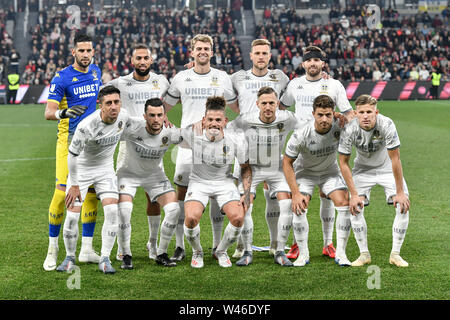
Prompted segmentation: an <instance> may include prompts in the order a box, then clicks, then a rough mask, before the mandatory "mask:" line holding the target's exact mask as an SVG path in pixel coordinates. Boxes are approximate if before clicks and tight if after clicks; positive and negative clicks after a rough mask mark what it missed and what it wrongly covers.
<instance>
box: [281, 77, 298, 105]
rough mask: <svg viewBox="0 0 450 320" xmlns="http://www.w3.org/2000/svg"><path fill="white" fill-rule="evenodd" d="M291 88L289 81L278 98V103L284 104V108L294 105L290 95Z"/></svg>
mask: <svg viewBox="0 0 450 320" xmlns="http://www.w3.org/2000/svg"><path fill="white" fill-rule="evenodd" d="M292 86H293V82H292V81H291V82H290V83H289V84H288V86H287V87H286V91H285V92H284V93H283V95H282V96H281V98H280V102H281V103H282V104H284V105H285V106H286V107H291V106H293V105H294V104H295V99H294V96H293V94H292Z"/></svg>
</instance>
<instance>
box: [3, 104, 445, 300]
mask: <svg viewBox="0 0 450 320" xmlns="http://www.w3.org/2000/svg"><path fill="white" fill-rule="evenodd" d="M379 108H380V110H381V113H382V114H384V115H386V116H388V117H391V118H392V119H393V120H394V122H395V124H396V126H397V130H398V132H399V135H400V140H401V143H402V145H401V159H402V163H403V171H404V175H405V179H406V181H407V183H408V188H409V191H410V195H411V196H410V197H411V213H410V214H411V217H410V224H409V228H408V231H407V235H406V240H405V243H404V245H403V248H402V256H403V257H404V258H405V260H407V261H408V262H409V263H410V267H409V268H405V269H399V268H396V267H393V266H391V265H389V262H388V259H389V253H390V250H391V244H392V223H393V220H394V209H393V208H392V207H389V206H387V205H386V203H385V200H384V192H383V190H382V189H381V188H380V187H376V188H374V190H373V191H372V195H371V204H370V206H369V207H367V208H366V210H365V216H366V220H367V225H368V241H369V249H370V251H371V255H372V266H375V267H372V268H373V269H368V267H367V266H366V267H362V268H340V267H338V266H337V265H336V264H335V263H334V261H332V260H330V259H328V258H325V257H323V256H322V254H321V252H322V230H321V223H320V218H319V214H318V207H319V201H318V197H317V193H316V194H315V195H314V197H313V199H312V202H311V205H310V209H309V213H308V219H309V223H310V236H309V247H310V255H311V262H310V264H309V265H308V266H306V267H304V268H282V267H280V266H278V265H276V264H274V262H273V258H272V257H270V256H269V254H268V253H267V252H255V253H254V263H253V264H252V265H251V266H249V267H236V266H233V267H232V268H228V269H224V268H220V267H219V266H218V264H217V262H216V261H215V260H213V258H212V257H211V255H210V254H209V253H210V249H209V248H210V247H211V242H212V235H211V227H210V221H209V215H208V209H207V210H206V211H205V214H204V216H203V218H202V220H201V229H202V233H201V241H202V244H203V247H204V249H205V267H204V268H203V269H200V270H194V269H192V268H191V267H190V257H191V249H190V247H189V244H188V242H187V241H186V247H187V259H186V260H185V261H183V262H182V263H180V264H179V265H178V266H177V267H176V268H163V267H160V266H158V265H156V263H155V262H154V261H150V260H149V259H148V256H147V251H146V250H145V244H146V242H147V239H148V224H147V218H146V215H145V208H146V203H145V195H144V193H143V191H142V190H139V191H138V193H137V195H136V199H135V204H134V211H133V215H132V228H133V229H132V243H131V245H132V250H133V262H134V265H135V270H133V271H123V270H121V269H120V263H119V262H117V261H115V259H114V258H115V253H116V246H115V247H114V249H113V251H112V255H111V259H112V261H113V265H114V267H116V269H117V270H118V271H117V273H116V274H115V275H113V276H107V275H104V274H102V273H101V272H100V271H98V270H97V265H93V264H91V265H87V264H81V263H79V264H78V266H79V267H80V269H79V272H80V273H79V275H80V289H73V290H71V289H69V288H70V284H71V283H72V282H71V280H72V279H73V278H71V275H68V274H61V273H58V272H56V271H55V272H45V271H44V270H43V268H42V263H43V261H44V259H45V256H46V253H47V246H48V219H47V210H48V206H49V203H50V200H51V196H52V194H53V189H54V170H55V160H54V156H55V141H56V122H51V121H46V120H45V119H44V115H43V113H44V106H43V105H24V106H0V136H1V140H0V150H1V153H0V194H1V197H0V223H1V233H0V243H1V246H0V256H1V257H2V259H0V299H2V300H4V299H31V300H33V299H49V300H54V299H83V300H85V299H130V300H137V299H152V300H153V299H164V300H178V299H194V300H209V299H219V300H222V299H231V300H234V299H236V300H242V299H246V300H247V299H250V300H253V299H258V300H260V299H262V300H272V299H274V300H305V299H315V300H323V299H325V300H347V299H357V300H359V299H364V300H366V299H439V300H441V299H445V300H446V299H448V298H449V297H450V296H449V289H450V286H449V284H450V279H449V275H450V272H449V271H450V269H449V247H448V243H449V227H448V226H449V223H450V203H449V194H450V187H449V183H448V182H449V177H450V160H449V159H450V142H449V138H450V126H449V122H448V119H450V106H449V104H448V101H437V102H435V101H408V102H397V101H382V102H380V103H379ZM180 113H181V112H180V108H179V107H175V108H174V109H173V110H172V111H171V112H170V114H169V119H171V120H172V122H174V123H175V124H179V123H180V119H179V117H180ZM229 116H230V117H234V116H233V115H232V114H231V112H230V113H229ZM171 150H172V149H171ZM165 168H166V173H167V175H168V177H169V178H170V179H172V178H173V172H174V163H173V162H172V161H171V152H168V153H167V154H166V157H165ZM263 199H264V196H263V194H262V186H260V187H259V189H258V195H257V201H256V203H255V205H254V209H253V219H254V224H255V226H254V229H255V232H254V244H255V245H259V246H265V245H268V244H269V235H268V230H267V226H266V222H265V219H264V206H265V204H264V200H263ZM102 223H103V211H102V209H101V208H100V209H99V217H98V220H97V227H96V229H95V236H94V248H95V249H96V250H98V251H100V247H101V226H102ZM226 223H228V222H227V221H226V222H225V224H226ZM80 230H81V228H80ZM61 233H62V230H61ZM291 234H292V233H291ZM334 238H335V237H334ZM59 241H60V242H59V246H60V254H59V261H58V262H60V261H62V259H63V257H64V255H65V250H64V244H63V238H62V235H61V236H60V240H59ZM174 243H175V241H174V240H173V241H172V243H171V245H170V247H169V255H170V254H171V253H172V252H173V250H174ZM288 243H289V244H290V243H291V238H290V239H289V242H288ZM233 251H234V247H232V248H230V250H229V254H230V255H231V254H232V253H233ZM77 254H78V253H77ZM347 255H348V257H349V259H350V260H354V259H355V258H356V257H357V256H358V248H357V245H356V242H355V240H354V236H353V234H351V237H350V240H349V243H348V247H347ZM234 260H235V259H233V261H234ZM377 274H378V275H379V278H378V279H375V280H374V277H375V276H376V275H377ZM68 280H69V281H68ZM374 281H375V282H374ZM376 281H378V282H376ZM68 284H69V286H68ZM72 284H73V283H72ZM371 284H372V285H373V284H379V289H377V288H375V289H370V288H371Z"/></svg>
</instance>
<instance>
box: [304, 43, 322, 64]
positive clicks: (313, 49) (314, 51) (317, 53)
mask: <svg viewBox="0 0 450 320" xmlns="http://www.w3.org/2000/svg"><path fill="white" fill-rule="evenodd" d="M308 53H309V55H308ZM311 56H312V57H317V58H320V60H326V56H327V55H326V54H325V52H324V51H323V50H322V49H320V48H319V47H317V46H309V47H306V48H305V50H303V61H306V60H308V59H309V58H310V57H311ZM305 59H306V60H305Z"/></svg>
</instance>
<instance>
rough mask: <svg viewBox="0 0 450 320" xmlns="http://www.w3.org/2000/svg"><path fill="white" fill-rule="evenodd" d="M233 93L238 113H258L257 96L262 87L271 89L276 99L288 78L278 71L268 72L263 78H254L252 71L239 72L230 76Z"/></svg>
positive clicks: (284, 87)
mask: <svg viewBox="0 0 450 320" xmlns="http://www.w3.org/2000/svg"><path fill="white" fill-rule="evenodd" d="M231 81H232V83H233V88H234V91H235V92H236V93H237V96H238V101H239V109H240V113H247V112H259V109H258V106H257V105H256V100H257V94H258V91H259V89H261V88H262V87H271V88H273V89H274V90H275V91H276V93H277V94H278V98H279V97H280V96H281V94H282V92H283V91H284V90H285V89H286V86H287V84H288V83H289V78H288V76H287V75H285V74H284V72H283V71H281V70H279V69H275V70H269V71H268V72H267V73H266V74H265V75H264V76H261V77H259V76H255V75H254V74H253V72H252V70H251V69H250V70H240V71H238V72H236V73H233V75H232V76H231Z"/></svg>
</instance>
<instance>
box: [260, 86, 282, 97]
mask: <svg viewBox="0 0 450 320" xmlns="http://www.w3.org/2000/svg"><path fill="white" fill-rule="evenodd" d="M272 93H273V94H275V97H277V98H278V93H277V92H276V91H275V89H274V88H272V87H268V86H266V87H261V88H260V89H259V90H258V93H257V95H256V96H257V97H258V98H259V97H260V96H262V95H263V94H272Z"/></svg>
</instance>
